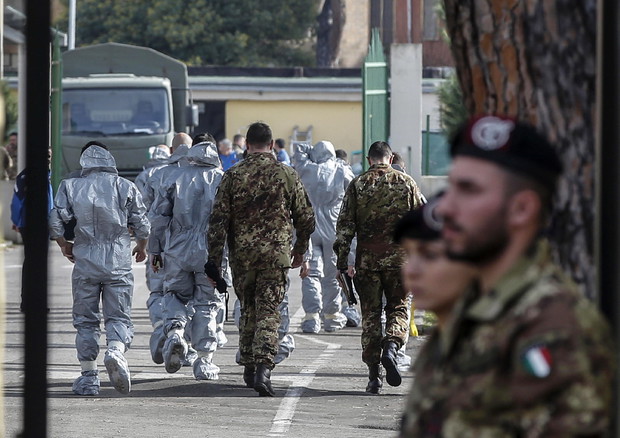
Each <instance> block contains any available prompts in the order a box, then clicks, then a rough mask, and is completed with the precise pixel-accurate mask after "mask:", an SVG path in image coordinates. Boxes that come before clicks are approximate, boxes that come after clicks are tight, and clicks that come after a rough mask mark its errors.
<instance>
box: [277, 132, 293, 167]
mask: <svg viewBox="0 0 620 438" xmlns="http://www.w3.org/2000/svg"><path fill="white" fill-rule="evenodd" d="M275 146H276V158H277V159H278V161H279V162H280V163H284V164H286V165H287V166H290V165H291V158H290V157H289V156H288V152H286V143H285V141H284V139H283V138H278V139H276V143H275Z"/></svg>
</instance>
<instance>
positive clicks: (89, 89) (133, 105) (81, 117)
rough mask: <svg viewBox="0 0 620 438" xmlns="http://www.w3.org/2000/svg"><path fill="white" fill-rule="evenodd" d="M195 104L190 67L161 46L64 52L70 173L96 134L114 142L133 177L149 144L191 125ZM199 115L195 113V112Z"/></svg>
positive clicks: (122, 169)
mask: <svg viewBox="0 0 620 438" xmlns="http://www.w3.org/2000/svg"><path fill="white" fill-rule="evenodd" d="M188 110H195V108H194V107H193V106H192V105H191V102H190V100H189V90H188V84H187V67H186V66H185V64H183V63H182V62H180V61H178V60H176V59H173V58H171V57H169V56H167V55H164V54H162V53H159V52H157V51H155V50H152V49H149V48H146V47H138V46H131V45H127V44H118V43H105V44H98V45H94V46H89V47H82V48H79V49H75V50H71V51H68V52H65V53H64V54H63V79H62V156H63V164H64V172H65V174H67V173H69V172H73V171H76V170H79V169H80V164H79V160H80V152H81V149H82V147H83V146H84V145H85V144H86V143H88V142H89V141H91V140H98V141H101V142H102V143H104V144H105V145H107V146H108V147H109V148H110V152H111V153H112V155H113V156H114V159H115V160H116V167H117V169H118V172H119V174H120V175H122V176H124V177H127V178H131V179H133V178H134V177H135V176H136V175H137V174H138V173H140V172H141V171H142V169H143V166H144V164H145V163H146V162H147V161H148V160H149V149H151V148H152V147H153V146H156V145H158V144H167V145H170V144H171V142H172V138H173V136H174V134H175V132H180V131H187V128H188V125H193V124H194V123H193V120H189V119H190V118H189V117H188V116H187V114H189V113H190V112H191V111H188ZM193 116H195V114H193Z"/></svg>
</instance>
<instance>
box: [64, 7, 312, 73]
mask: <svg viewBox="0 0 620 438" xmlns="http://www.w3.org/2000/svg"><path fill="white" fill-rule="evenodd" d="M318 4H319V1H318V0H287V1H285V2H283V1H281V0H150V1H146V0H131V1H127V0H81V1H80V2H78V10H77V26H76V42H77V43H76V46H78V47H79V46H86V45H90V44H97V43H104V42H117V43H126V44H136V45H140V46H146V47H151V48H153V49H155V50H159V51H160V52H163V53H166V54H168V55H170V56H172V57H174V58H177V59H180V60H182V61H185V62H187V63H188V64H193V65H209V64H215V65H235V66H291V65H304V66H308V65H311V64H312V63H313V62H314V53H313V50H312V47H311V45H310V44H308V38H309V37H310V36H311V35H312V33H313V32H314V27H315V23H316V15H317V13H318ZM67 15H68V11H65V13H64V14H62V15H61V16H60V17H59V20H58V23H57V24H58V25H59V26H60V27H61V28H62V27H64V28H66V26H67V25H66V23H67Z"/></svg>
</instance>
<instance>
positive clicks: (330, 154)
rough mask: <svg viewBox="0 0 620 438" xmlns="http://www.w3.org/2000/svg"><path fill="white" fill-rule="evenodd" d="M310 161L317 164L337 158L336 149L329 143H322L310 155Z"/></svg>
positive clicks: (315, 146)
mask: <svg viewBox="0 0 620 438" xmlns="http://www.w3.org/2000/svg"><path fill="white" fill-rule="evenodd" d="M308 155H309V158H310V160H312V161H313V162H315V163H324V162H325V161H327V160H330V159H332V158H336V149H334V145H333V144H331V142H329V141H320V142H318V143H317V144H315V145H314V147H313V148H312V149H311V150H310V152H309V153H308Z"/></svg>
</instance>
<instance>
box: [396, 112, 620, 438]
mask: <svg viewBox="0 0 620 438" xmlns="http://www.w3.org/2000/svg"><path fill="white" fill-rule="evenodd" d="M451 155H452V157H453V166H452V169H451V171H450V175H449V185H448V189H447V191H446V193H445V195H444V197H443V198H442V200H441V201H440V202H439V205H438V207H437V211H436V213H437V214H439V215H440V216H442V217H443V220H444V227H443V233H442V234H443V238H444V240H445V241H446V245H447V253H448V256H450V257H452V258H454V259H458V260H463V261H468V262H470V263H473V264H474V265H475V266H477V268H478V269H479V279H478V281H477V282H476V283H475V284H473V285H472V287H471V290H470V291H469V292H468V293H467V298H466V299H464V302H463V303H462V304H461V305H460V310H459V311H458V312H457V315H456V321H455V322H454V325H453V327H452V329H451V330H450V331H449V332H447V333H445V337H444V339H443V341H442V342H441V345H442V347H445V348H441V349H438V350H437V351H436V353H435V356H434V357H435V359H434V360H436V363H437V368H436V370H437V372H436V374H434V378H436V379H437V380H436V382H434V384H433V383H432V382H430V383H429V382H427V383H426V384H425V386H426V387H427V388H432V389H429V390H428V391H427V392H426V394H424V397H425V399H424V401H423V402H422V403H419V404H418V406H420V407H421V409H420V410H418V412H416V413H415V415H413V416H411V418H416V419H417V421H416V422H414V423H409V424H405V425H404V430H403V432H402V436H407V437H410V436H420V437H422V436H429V435H432V436H443V437H457V436H458V437H461V436H489V437H490V436H493V437H523V436H527V437H575V436H606V433H607V432H608V429H609V425H610V419H611V409H612V406H613V403H612V399H613V397H612V392H613V381H614V379H613V376H614V371H615V364H614V350H613V346H612V342H611V334H610V331H609V328H608V326H607V324H606V322H605V321H604V320H603V318H602V316H601V315H600V314H599V313H598V311H597V310H596V309H595V307H594V306H593V304H592V303H590V302H588V301H587V300H586V299H585V298H584V297H583V296H582V295H581V294H580V293H579V291H578V290H577V288H576V287H575V285H574V284H573V283H572V282H571V281H570V280H568V279H567V277H566V276H565V275H564V273H563V272H561V270H560V269H559V268H558V267H557V266H556V265H555V264H554V263H553V261H552V259H551V256H550V254H549V248H548V243H547V242H546V240H545V239H544V238H542V237H541V231H542V230H543V227H544V226H545V225H546V222H547V221H546V218H547V215H548V212H549V210H550V207H551V202H550V201H551V195H552V194H553V192H554V189H555V185H556V181H557V178H558V176H559V175H560V173H561V167H562V166H561V164H560V161H559V158H558V156H557V154H556V153H555V151H554V150H553V148H552V147H551V145H550V144H549V143H548V142H547V140H546V139H545V138H544V137H543V136H542V135H541V134H540V133H538V132H537V131H536V130H535V129H534V128H533V127H531V126H529V125H527V124H524V123H520V122H518V121H515V120H513V119H510V118H505V117H500V116H484V117H477V118H473V119H471V120H470V121H469V122H468V123H467V124H466V125H464V126H463V127H462V128H461V129H460V131H459V132H458V133H457V135H456V137H455V138H454V140H453V141H452V143H451Z"/></svg>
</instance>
